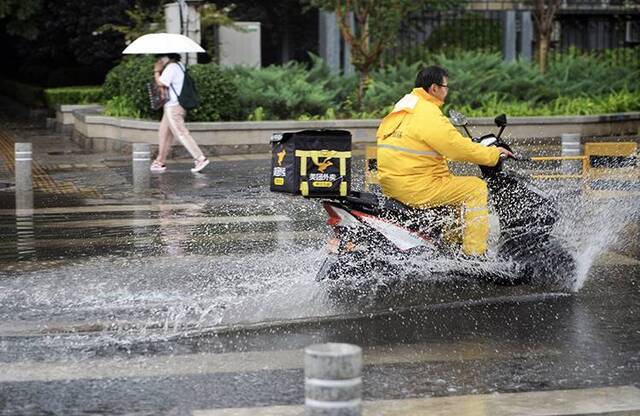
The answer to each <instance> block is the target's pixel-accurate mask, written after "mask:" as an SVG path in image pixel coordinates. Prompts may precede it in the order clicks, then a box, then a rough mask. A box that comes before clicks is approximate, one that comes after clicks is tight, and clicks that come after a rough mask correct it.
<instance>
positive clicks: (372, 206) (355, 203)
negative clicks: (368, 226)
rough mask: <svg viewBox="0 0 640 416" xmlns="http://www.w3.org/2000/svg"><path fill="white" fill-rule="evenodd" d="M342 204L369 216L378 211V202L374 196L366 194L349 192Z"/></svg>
mask: <svg viewBox="0 0 640 416" xmlns="http://www.w3.org/2000/svg"><path fill="white" fill-rule="evenodd" d="M343 202H345V203H347V204H348V205H349V206H350V207H352V208H353V209H357V210H359V211H363V212H367V213H370V214H371V213H378V212H379V211H380V200H379V199H378V197H377V196H376V195H375V194H372V193H368V192H355V191H354V192H350V193H349V195H348V196H346V197H344V198H343Z"/></svg>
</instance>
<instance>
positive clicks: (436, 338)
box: [0, 129, 640, 415]
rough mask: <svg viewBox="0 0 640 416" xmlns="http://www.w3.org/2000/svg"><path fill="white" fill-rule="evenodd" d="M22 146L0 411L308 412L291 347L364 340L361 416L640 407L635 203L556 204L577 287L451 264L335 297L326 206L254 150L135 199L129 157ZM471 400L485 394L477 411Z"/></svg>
mask: <svg viewBox="0 0 640 416" xmlns="http://www.w3.org/2000/svg"><path fill="white" fill-rule="evenodd" d="M13 134H14V135H15V134H17V133H16V132H15V131H14V132H13ZM21 134H23V135H24V136H27V137H28V139H29V140H31V141H33V143H34V160H39V161H40V163H41V166H40V168H41V169H42V171H41V174H40V176H36V177H34V186H35V189H34V193H33V199H32V201H33V202H32V205H31V206H29V205H27V206H25V205H24V201H22V200H20V195H18V196H16V192H15V189H13V188H12V187H6V188H0V235H1V236H2V239H1V240H0V414H7V415H14V414H15V415H18V414H25V415H31V414H35V415H39V414H42V415H44V414H47V415H49V414H55V415H68V414H104V415H106V414H139V415H152V414H170V415H183V414H184V415H191V414H200V415H205V414H210V415H218V414H220V415H222V414H253V415H255V414H265V415H266V414H274V415H275V414H282V415H284V414H301V413H300V411H301V410H300V409H301V407H300V404H301V403H302V402H303V397H304V384H303V372H302V368H303V355H302V350H303V348H304V347H305V346H307V345H310V344H313V343H318V342H349V343H354V344H358V345H360V346H362V347H363V348H364V354H365V356H364V357H365V370H364V375H363V376H364V386H365V400H366V401H367V403H370V404H371V408H367V412H368V413H367V414H380V415H382V414H420V413H419V411H418V410H416V409H424V408H425V407H424V406H427V407H428V406H432V405H434V404H433V403H436V402H430V401H429V400H437V399H438V398H441V399H444V398H446V397H449V396H455V397H459V398H460V400H459V402H458V403H455V404H452V403H449V404H446V406H453V407H451V409H452V410H451V412H452V413H443V414H587V413H586V412H582V411H580V412H582V413H580V412H573V413H569V412H568V411H565V410H562V408H556V409H553V408H551V409H550V410H549V412H550V413H535V412H533V411H529V412H520V411H516V410H513V408H511V409H512V410H513V412H511V413H509V412H506V413H498V412H497V411H494V410H495V407H491V406H495V404H494V405H491V404H487V403H490V400H493V399H495V397H496V396H495V394H496V393H499V394H502V395H503V396H504V397H511V396H509V395H508V394H515V395H528V394H532V393H536V392H537V393H545V394H549V395H551V396H541V397H538V396H532V397H537V399H535V400H537V402H540V401H542V402H545V401H550V402H551V401H554V400H556V398H557V397H559V398H557V400H559V401H562V398H563V397H564V398H565V400H571V399H570V398H571V397H573V396H571V394H574V393H575V394H578V392H583V393H584V395H585V396H587V397H588V396H593V397H604V398H605V399H604V400H603V401H601V402H599V403H600V404H599V405H598V406H600V407H597V406H596V409H597V410H598V411H600V410H603V409H604V410H603V411H607V412H609V413H608V414H634V413H632V412H634V411H637V412H640V394H638V392H640V390H638V389H637V388H638V387H640V376H639V374H640V306H638V305H640V290H639V285H640V260H639V258H640V256H639V255H638V254H639V252H638V249H637V239H638V235H637V233H638V230H637V223H638V219H637V216H636V217H634V216H633V213H634V212H637V207H638V206H639V205H638V200H637V199H629V200H628V201H625V202H624V203H620V202H619V201H618V202H616V203H615V204H614V203H613V202H611V201H608V200H606V199H603V200H598V202H596V203H590V205H589V207H588V208H589V209H588V210H587V209H585V208H584V207H581V208H580V211H579V212H580V213H581V215H583V217H584V218H585V221H583V222H582V224H584V226H583V227H576V226H575V224H576V223H580V222H579V221H576V216H577V214H578V209H577V208H576V206H577V205H576V204H568V205H569V206H570V207H572V209H573V211H568V212H567V218H568V219H571V221H568V222H567V223H565V224H562V225H561V227H559V228H560V229H559V230H558V232H559V233H560V234H561V235H563V236H565V237H566V239H567V242H568V244H572V245H573V247H574V249H575V252H576V256H577V260H579V262H578V264H579V268H580V271H579V272H580V273H581V275H580V278H579V285H577V286H576V285H574V283H573V280H572V279H573V278H572V277H563V276H560V277H558V276H550V280H553V281H557V280H558V278H560V279H563V278H566V281H567V282H568V284H567V285H565V286H564V287H563V286H562V285H557V284H556V285H544V284H536V285H521V286H499V285H495V284H492V283H489V282H486V281H483V280H481V279H477V278H470V277H469V276H466V277H465V276H461V275H458V274H457V273H453V272H447V270H448V269H447V264H446V263H444V264H443V267H442V270H441V271H440V273H438V274H427V275H422V276H417V277H416V276H415V275H410V276H409V275H408V276H407V278H406V279H404V282H403V283H402V284H400V285H397V286H394V287H392V288H390V287H387V285H386V284H385V283H386V282H385V281H380V282H379V284H376V285H375V286H373V287H371V288H370V289H371V290H370V291H368V292H365V293H363V292H359V293H347V294H346V295H345V294H344V293H340V290H338V291H336V290H335V288H333V289H332V288H330V287H328V285H327V284H325V283H318V282H316V281H315V274H316V272H317V271H318V269H319V267H320V264H321V263H322V261H323V260H324V258H325V251H324V244H325V242H326V240H327V238H328V236H329V229H328V227H327V226H326V224H325V220H326V219H325V214H324V211H323V210H322V209H321V207H320V206H319V204H318V203H317V202H314V201H308V200H304V199H302V198H298V197H290V196H284V195H278V194H273V193H270V192H269V191H268V189H267V187H266V185H265V178H266V177H267V171H268V162H269V161H268V159H266V158H265V156H263V155H249V156H238V157H225V158H215V159H214V163H213V164H212V167H211V169H209V170H208V171H206V172H205V173H203V174H199V175H192V174H191V173H190V172H189V171H188V168H189V165H188V164H187V163H182V162H178V163H173V164H170V165H169V169H168V171H167V172H166V173H164V174H161V175H154V176H152V178H151V184H150V187H149V190H148V191H146V192H143V193H134V192H133V191H132V189H131V183H132V178H131V173H130V172H131V166H130V161H128V160H127V159H126V157H122V156H119V155H106V156H105V155H102V156H97V155H90V154H88V155H82V154H75V155H72V156H69V154H67V155H62V156H59V155H56V154H53V155H52V154H49V153H53V152H51V149H52V148H54V147H55V146H56V144H55V143H54V140H59V139H60V137H59V136H55V135H52V134H51V133H50V132H47V131H44V130H38V129H33V130H31V131H28V132H21ZM70 149H71V150H70V151H72V150H73V149H74V148H73V146H72V145H70ZM354 166H355V164H354ZM358 166H361V161H358ZM9 168H10V166H8V165H7V164H6V162H5V164H4V165H2V162H0V175H1V176H0V180H3V179H4V180H6V181H7V182H8V181H10V180H11V176H10V173H11V172H10V169H9ZM356 181H361V178H359V177H357V178H356ZM556 187H557V186H556ZM572 192H573V191H572ZM16 202H18V203H19V204H18V205H19V210H16ZM611 204H613V205H611ZM614 208H615V209H617V211H618V212H620V211H624V214H625V215H618V216H615V215H613V214H611V212H613V211H614ZM634 209H636V211H633V210H634ZM627 210H630V213H631V214H630V215H628V216H627V215H626V214H627V212H626V211H627ZM585 212H588V213H589V215H586V214H584V213H585ZM604 218H607V219H608V222H607V223H603V219H604ZM618 219H619V221H618ZM634 227H635V228H634ZM577 228H580V229H577ZM605 231H606V232H605ZM569 283H570V284H569ZM338 289H339V288H338ZM591 389H593V390H591ZM599 389H600V390H599ZM603 389H604V390H603ZM572 391H573V392H574V393H570V392H572ZM559 392H561V393H559ZM567 392H569V393H567ZM589 392H593V394H589ZM554 394H555V395H559V396H557V397H556V396H553V395H554ZM501 397H502V396H501ZM517 397H525V398H526V397H529V396H517ZM545 397H547V398H545ZM479 398H493V399H490V400H489V399H487V400H489V401H483V403H484V404H482V405H481V406H480V408H481V409H482V408H483V407H482V406H488V407H486V411H485V412H484V413H477V412H476V413H472V410H471V409H476V410H477V409H478V406H479V405H478V399H479ZM407 399H414V400H415V401H411V402H409V401H405V400H407ZM483 400H484V399H483ZM527 400H529V399H527ZM532 400H533V399H532ZM576 400H577V399H576ZM581 400H582V399H581ZM585 400H586V399H585ZM437 403H440V405H439V406H445V404H443V403H444V402H437ZM603 403H605V404H606V405H605V404H603ZM385 406H387V407H389V409H391V410H389V412H390V413H384V412H386V411H387V410H385V409H387V407H385ZM403 406H409V409H413V410H407V409H408V408H407V407H403ZM411 406H413V407H411ZM420 406H422V407H420ZM446 406H445V407H446ZM455 406H463V407H462V408H461V407H455ZM465 406H466V407H467V410H465ZM603 406H604V407H603ZM606 406H609V407H606ZM242 408H249V409H250V410H246V412H248V413H242V412H243V411H244V410H241V409H242ZM224 409H227V410H224ZM394 409H395V410H394ZM461 409H462V410H461ZM492 409H494V410H492ZM530 410H531V409H530ZM533 410H535V408H534V409H533ZM394 411H395V413H394ZM412 412H414V413H412ZM415 412H418V413H415ZM615 412H628V413H615ZM600 413H602V411H600Z"/></svg>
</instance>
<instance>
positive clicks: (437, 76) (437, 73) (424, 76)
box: [416, 65, 449, 91]
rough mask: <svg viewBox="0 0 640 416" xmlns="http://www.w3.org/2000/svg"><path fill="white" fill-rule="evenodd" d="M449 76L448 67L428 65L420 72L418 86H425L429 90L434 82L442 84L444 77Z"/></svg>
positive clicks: (417, 79)
mask: <svg viewBox="0 0 640 416" xmlns="http://www.w3.org/2000/svg"><path fill="white" fill-rule="evenodd" d="M448 76H449V73H448V72H447V70H446V69H444V68H442V67H439V66H436V65H432V66H428V67H426V68H423V69H422V70H421V71H420V72H418V76H417V77H416V88H423V89H424V90H425V91H428V90H429V87H430V86H431V85H432V84H442V82H443V81H444V77H448Z"/></svg>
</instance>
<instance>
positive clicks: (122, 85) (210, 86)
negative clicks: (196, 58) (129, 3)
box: [102, 56, 240, 121]
mask: <svg viewBox="0 0 640 416" xmlns="http://www.w3.org/2000/svg"><path fill="white" fill-rule="evenodd" d="M153 62H154V61H153V58H152V57H139V56H134V57H128V58H125V59H124V60H123V61H122V62H121V63H120V64H119V65H118V66H116V67H115V68H113V69H112V70H111V71H110V72H109V73H108V74H107V77H106V80H105V83H104V85H103V88H102V90H103V97H104V99H105V100H106V101H107V110H108V112H109V111H110V112H111V113H114V112H117V113H118V114H120V116H122V117H136V118H137V117H143V118H157V117H158V116H159V115H160V112H157V111H153V110H152V109H151V108H150V106H149V97H148V95H147V94H148V93H147V83H148V82H152V81H153ZM189 71H190V73H191V75H192V76H193V79H194V80H195V83H196V88H197V89H198V94H199V95H200V106H199V107H198V108H197V109H195V110H192V111H189V116H188V118H189V120H191V121H217V120H233V119H237V118H238V117H240V103H239V102H238V98H237V95H238V94H237V89H236V87H235V84H234V82H233V75H232V74H231V73H229V72H225V71H222V70H221V69H220V68H219V67H218V66H217V65H215V64H199V65H191V66H189ZM114 100H115V101H114Z"/></svg>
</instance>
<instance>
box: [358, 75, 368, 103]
mask: <svg viewBox="0 0 640 416" xmlns="http://www.w3.org/2000/svg"><path fill="white" fill-rule="evenodd" d="M359 72H360V75H359V78H358V96H357V98H358V103H357V108H358V111H364V94H365V92H366V91H367V84H368V83H369V69H368V68H367V69H361V70H360V71H359Z"/></svg>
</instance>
